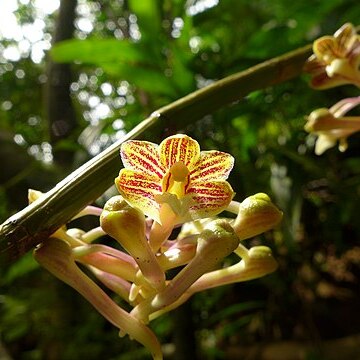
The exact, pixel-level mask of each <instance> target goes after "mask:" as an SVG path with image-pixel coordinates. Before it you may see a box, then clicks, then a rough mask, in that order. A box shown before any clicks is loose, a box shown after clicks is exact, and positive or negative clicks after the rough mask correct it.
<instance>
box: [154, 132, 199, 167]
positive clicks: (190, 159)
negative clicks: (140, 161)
mask: <svg viewBox="0 0 360 360" xmlns="http://www.w3.org/2000/svg"><path fill="white" fill-rule="evenodd" d="M159 156H160V162H161V164H162V166H163V167H164V168H166V169H170V167H171V166H172V165H173V164H175V163H176V162H178V161H182V162H183V163H184V164H185V166H187V168H188V169H189V170H190V171H191V170H192V169H193V166H194V164H195V163H196V162H197V161H198V160H199V158H200V146H199V144H198V142H197V141H196V140H194V139H192V138H191V137H189V136H187V135H181V134H179V135H174V136H170V137H168V138H166V139H165V140H163V141H162V142H161V144H160V145H159Z"/></svg>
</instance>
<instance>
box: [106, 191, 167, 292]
mask: <svg viewBox="0 0 360 360" xmlns="http://www.w3.org/2000/svg"><path fill="white" fill-rule="evenodd" d="M100 224H101V227H102V229H103V230H104V231H105V232H106V233H107V234H109V235H110V236H111V237H113V238H114V239H115V240H117V241H118V242H119V244H120V245H121V246H122V247H123V248H124V249H125V250H126V251H127V252H128V253H129V254H130V255H131V256H132V257H133V258H134V259H135V261H136V263H137V264H138V266H139V268H140V270H141V272H142V274H143V276H144V277H145V279H146V280H147V281H148V282H149V284H150V285H151V286H152V287H154V288H155V289H157V290H160V289H162V288H163V287H164V286H165V274H164V271H163V270H162V269H161V267H160V265H159V263H158V262H157V260H156V257H155V255H154V253H153V252H152V251H151V248H150V246H149V243H148V241H147V239H146V237H145V216H144V214H143V213H142V212H141V211H140V210H138V209H135V208H133V207H131V206H130V205H128V204H127V203H126V202H125V201H124V200H123V199H122V197H121V196H115V197H113V198H111V199H110V200H109V201H108V202H107V203H106V204H105V206H104V210H103V212H102V214H101V216H100Z"/></svg>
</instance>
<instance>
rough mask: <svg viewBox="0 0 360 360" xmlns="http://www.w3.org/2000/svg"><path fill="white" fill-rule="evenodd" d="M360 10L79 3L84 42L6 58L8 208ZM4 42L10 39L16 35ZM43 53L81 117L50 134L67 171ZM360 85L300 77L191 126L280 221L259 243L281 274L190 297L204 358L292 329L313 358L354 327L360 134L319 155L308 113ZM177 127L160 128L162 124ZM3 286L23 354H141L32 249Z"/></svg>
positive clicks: (165, 335) (2, 326) (1, 324)
mask: <svg viewBox="0 0 360 360" xmlns="http://www.w3.org/2000/svg"><path fill="white" fill-rule="evenodd" d="M209 4H213V6H209V7H208V8H207V6H208V5H209ZM34 14H35V12H34V4H33V3H32V2H31V3H29V4H28V5H27V6H24V5H21V6H19V8H18V10H17V11H16V15H17V18H18V21H19V22H20V23H21V24H26V23H32V22H34V21H35V20H36V19H35V18H34ZM359 17H360V7H359V4H358V1H353V0H346V1H344V0H328V1H326V2H324V1H315V2H314V1H308V0H307V1H301V2H296V1H292V2H290V1H287V0H275V1H270V0H255V1H251V2H248V1H242V0H241V1H236V2H234V1H230V0H220V1H219V2H217V1H213V2H211V1H208V2H206V1H201V0H198V1H196V0H192V1H187V2H185V1H182V0H176V1H170V0H165V1H156V0H149V1H136V0H128V1H123V2H119V1H111V0H107V1H102V2H97V1H90V0H81V1H80V0H79V2H78V8H77V30H76V33H75V38H74V39H72V40H68V41H66V42H64V43H60V44H58V45H57V46H55V47H54V48H53V49H52V50H51V51H50V53H48V54H47V55H46V57H45V58H44V59H43V60H42V61H41V62H39V63H34V62H33V61H32V60H31V56H30V53H24V54H22V57H21V59H19V60H17V61H11V60H8V59H6V58H4V56H2V57H1V61H0V73H1V77H0V88H1V104H0V105H1V106H0V141H1V147H0V160H1V163H2V169H3V170H2V171H1V174H0V180H1V185H0V218H1V220H5V219H6V218H7V217H8V216H9V215H10V214H12V213H14V212H15V211H18V210H19V209H21V208H22V207H24V206H25V205H26V201H27V200H26V199H27V195H26V191H27V188H29V187H31V188H36V189H38V190H41V191H46V190H48V189H49V188H51V187H52V186H54V185H55V184H56V182H57V181H59V180H60V179H62V178H63V177H64V176H65V175H66V174H67V173H70V172H71V171H72V170H73V169H75V168H77V167H78V166H79V165H80V164H81V163H83V162H84V161H86V160H87V159H88V158H90V157H91V156H93V155H95V154H97V153H99V152H100V151H101V150H102V149H103V148H105V147H106V146H108V145H109V144H110V143H112V142H113V141H114V140H115V139H117V138H118V137H119V136H121V135H122V134H123V133H124V132H126V131H128V130H130V129H131V128H133V127H134V126H135V125H136V124H137V123H139V122H140V121H141V120H142V119H143V118H145V117H146V116H147V115H148V114H149V113H151V112H152V111H154V110H156V109H157V108H159V107H160V106H163V105H166V104H168V103H170V102H171V101H173V100H176V99H177V98H179V97H181V96H184V95H186V94H188V93H190V92H192V91H194V90H196V89H197V88H200V87H203V86H206V85H207V84H209V83H211V82H212V81H214V80H216V79H220V78H222V77H224V76H226V75H229V74H232V73H234V72H236V71H239V70H243V69H246V68H248V67H250V66H252V65H255V64H257V63H259V62H261V61H263V60H266V59H268V58H271V57H273V56H277V55H281V54H282V53H284V52H287V51H290V50H292V49H296V48H297V47H300V46H303V45H305V44H307V43H310V42H311V41H312V40H314V39H315V38H316V37H319V36H321V35H324V34H332V33H333V32H334V31H335V30H336V29H337V28H338V27H340V26H341V25H342V24H343V23H345V22H353V23H354V24H355V25H357V21H358V19H359ZM84 19H85V20H86V19H88V21H90V22H91V24H92V25H91V29H90V30H89V29H88V28H86V27H85V28H84V26H82V25H81V24H82V22H81V21H84ZM55 21H56V14H54V15H50V16H47V17H46V19H45V28H44V36H45V37H46V36H47V35H49V34H51V33H52V32H53V31H54V27H55ZM46 34H47V35H46ZM0 40H1V42H0V46H1V49H5V48H6V47H7V46H10V45H14V44H16V43H17V40H16V39H15V40H14V39H13V40H11V39H5V38H0ZM49 56H51V57H52V58H53V59H55V60H57V61H62V62H68V63H71V64H72V70H73V84H72V86H71V90H70V91H71V94H72V98H73V104H74V107H75V109H76V111H77V114H78V119H79V121H78V128H77V129H75V130H74V133H73V134H72V136H71V137H70V138H69V139H66V140H64V141H62V143H60V144H57V145H56V146H62V147H65V148H67V149H70V150H71V151H72V153H73V164H72V166H71V167H69V168H66V169H64V168H62V167H60V166H58V164H56V162H54V161H52V159H51V156H50V155H51V144H50V140H49V139H50V136H49V128H48V126H47V119H46V114H45V112H44V101H46V94H44V84H45V83H46V62H47V59H48V57H49ZM357 94H358V92H357V90H356V89H354V88H353V87H351V86H344V87H340V88H335V89H332V90H327V91H323V92H320V91H314V90H312V89H310V88H309V87H308V84H307V78H306V77H305V76H304V77H302V78H299V79H295V80H293V81H291V82H288V83H284V84H281V85H278V86H276V87H269V88H266V89H262V90H261V91H257V92H255V93H252V94H250V95H249V96H248V97H246V98H245V99H239V101H238V102H236V103H235V104H233V105H232V106H231V107H227V108H224V109H221V110H219V111H217V112H216V113H213V114H211V115H208V116H206V117H205V118H203V119H199V121H197V122H196V123H194V124H192V125H191V126H189V127H187V128H186V129H184V132H186V133H188V134H189V135H191V136H193V137H194V138H196V139H197V140H198V141H199V142H200V144H201V147H202V149H221V150H223V151H227V152H230V153H231V154H233V155H234V157H235V158H236V165H235V168H234V170H233V172H232V174H231V177H230V182H231V184H232V185H233V187H234V189H235V191H236V192H237V197H236V199H237V200H241V199H242V198H244V197H245V196H248V195H251V194H254V193H256V192H260V191H261V192H267V193H268V194H269V195H270V196H271V197H272V198H273V200H274V202H275V203H276V204H277V205H278V206H279V207H280V208H281V209H282V210H283V211H284V213H285V218H284V221H283V224H282V227H281V228H279V229H278V230H276V231H274V232H272V233H268V234H265V235H263V236H261V237H259V238H256V239H253V240H251V241H249V245H250V244H252V245H254V244H259V243H262V244H266V245H268V246H270V247H271V248H272V249H273V251H274V253H275V256H276V258H277V259H278V261H279V265H280V266H279V270H278V271H277V272H276V273H274V274H273V275H271V276H268V277H266V278H264V279H260V280H258V281H253V282H250V283H244V284H236V285H234V286H227V287H223V288H220V289H214V290H211V291H207V292H205V293H202V294H199V295H197V296H196V297H194V299H192V303H191V306H192V309H193V313H192V314H190V315H189V316H191V317H192V320H193V322H194V326H195V336H196V339H197V343H198V346H199V348H200V349H201V352H202V354H203V355H202V356H203V357H202V358H209V359H227V358H231V356H230V352H229V349H230V348H232V347H240V348H244V349H246V348H247V347H251V346H252V345H256V344H258V343H261V344H264V343H272V342H277V341H282V340H296V341H300V342H308V343H310V344H311V345H312V346H313V350H312V351H313V352H312V353H311V354H310V353H309V355H308V356H309V357H308V358H310V356H312V357H311V358H312V359H323V358H324V357H323V355H322V354H323V353H322V344H323V342H324V341H326V340H331V339H335V338H341V337H345V336H350V335H353V334H357V333H359V332H360V321H359V320H360V319H359V315H358V314H359V311H358V303H359V290H360V289H359V283H358V281H357V277H358V275H359V264H360V247H359V244H358V239H359V234H360V223H359V214H360V202H359V194H360V158H359V156H358V155H359V149H360V142H359V136H357V135H355V136H353V137H352V138H350V141H349V149H348V151H347V152H346V153H339V152H338V150H337V149H335V148H334V149H331V150H329V151H327V152H326V153H325V154H324V155H322V156H320V157H318V156H315V155H314V153H313V145H314V138H312V137H311V136H310V137H309V136H308V135H307V134H306V133H305V132H304V130H303V126H304V121H305V120H304V116H305V115H307V114H309V113H310V112H311V111H312V110H314V109H316V108H319V107H329V106H331V105H333V104H334V103H335V102H337V101H338V100H340V99H342V98H345V97H349V96H355V95H357ZM171 131H172V130H171V128H165V129H164V133H163V136H164V137H165V136H167V135H170V134H171ZM100 203H101V200H100ZM0 286H1V288H0V341H1V343H2V344H4V346H5V348H6V349H7V351H8V352H9V354H11V356H12V357H13V358H14V359H24V360H25V359H26V360H27V359H29V360H30V359H31V360H37V359H49V360H51V359H54V360H55V359H61V360H67V359H68V360H73V359H83V358H86V359H99V358H102V359H114V360H115V359H137V358H139V359H140V358H141V359H142V358H146V355H144V352H143V351H142V350H139V348H138V347H137V345H136V344H135V343H133V342H131V341H129V340H128V339H126V338H125V339H118V336H117V333H116V331H115V330H114V329H113V328H112V327H111V325H109V324H107V323H106V322H105V321H104V320H103V319H102V318H101V317H100V316H99V315H98V314H97V313H95V312H94V311H93V310H92V309H91V308H90V306H89V305H88V304H87V303H86V302H85V301H84V300H83V299H82V298H81V297H80V296H78V295H77V294H75V293H74V291H73V290H72V289H69V288H67V287H66V286H65V285H63V284H60V283H59V282H58V281H57V280H55V279H53V278H52V277H51V276H50V275H48V274H47V273H46V272H45V271H43V270H41V269H40V268H39V267H38V266H37V265H36V263H35V262H34V260H33V259H32V257H31V254H28V255H26V256H25V257H23V258H22V259H20V260H19V261H18V262H16V263H14V264H13V265H12V266H11V267H10V268H9V269H8V270H7V271H6V272H5V273H3V274H0ZM174 327H176V323H173V322H172V320H171V316H164V317H163V318H160V319H157V320H156V321H154V323H153V328H154V329H155V332H156V333H157V334H159V337H160V338H161V341H162V343H171V342H172V335H171V334H172V332H173V331H174ZM1 343H0V346H1ZM357 354H358V356H359V353H357ZM343 358H344V359H345V357H343ZM353 358H354V357H353ZM349 359H350V358H349Z"/></svg>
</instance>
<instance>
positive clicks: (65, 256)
mask: <svg viewBox="0 0 360 360" xmlns="http://www.w3.org/2000/svg"><path fill="white" fill-rule="evenodd" d="M34 257H35V259H36V261H38V262H39V263H40V265H42V266H43V267H44V268H46V269H47V270H48V271H50V272H51V273H52V274H53V275H55V276H56V277H58V278H59V279H60V280H62V281H64V282H65V283H67V284H68V285H70V286H71V287H73V288H74V289H75V290H76V291H78V292H79V293H80V294H81V295H83V296H84V297H85V298H86V299H87V300H88V301H89V302H90V303H91V304H92V305H93V306H94V307H95V308H96V310H98V311H99V313H100V314H101V315H103V316H104V317H105V318H106V319H107V320H108V321H109V322H111V323H112V324H113V325H114V326H116V327H118V328H119V329H120V331H121V333H125V334H126V333H127V334H129V336H130V337H131V338H133V339H135V340H136V341H138V342H140V343H141V344H143V345H144V346H145V347H146V348H147V349H148V350H149V351H151V353H152V354H153V358H154V359H157V360H160V359H162V354H161V348H160V344H159V342H158V340H157V338H156V336H155V335H154V333H153V332H152V331H151V330H150V329H149V328H148V327H146V326H145V325H144V324H142V323H141V322H139V321H138V320H137V319H135V318H134V317H132V316H131V315H130V314H129V313H128V312H126V311H125V310H123V309H122V308H120V307H119V306H118V305H117V304H116V303H115V302H114V301H113V300H112V299H111V298H110V297H109V296H108V295H107V294H106V293H105V292H104V291H103V290H102V289H101V288H100V287H99V286H98V285H96V284H95V283H94V282H93V281H92V280H91V279H90V278H88V277H87V276H86V275H85V274H84V273H83V272H82V271H81V270H80V268H79V267H78V266H77V265H76V263H75V261H74V258H73V255H72V250H71V247H70V246H69V245H68V244H67V243H66V242H65V241H62V240H58V239H55V238H50V239H48V240H46V241H45V242H44V243H43V244H41V245H40V246H39V247H37V248H36V249H35V251H34Z"/></svg>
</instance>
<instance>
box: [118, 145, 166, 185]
mask: <svg viewBox="0 0 360 360" xmlns="http://www.w3.org/2000/svg"><path fill="white" fill-rule="evenodd" d="M120 154H121V159H122V162H123V164H124V167H125V168H129V169H132V170H136V171H139V172H145V173H147V174H150V175H156V176H157V177H158V178H159V179H161V178H162V177H163V176H164V173H165V170H164V168H163V166H162V165H161V163H160V159H159V154H158V145H157V144H154V143H152V142H149V141H137V140H130V141H127V142H125V143H123V144H122V145H121V149H120Z"/></svg>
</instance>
